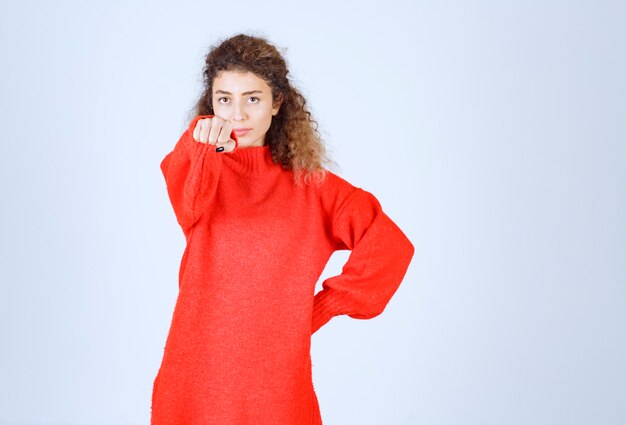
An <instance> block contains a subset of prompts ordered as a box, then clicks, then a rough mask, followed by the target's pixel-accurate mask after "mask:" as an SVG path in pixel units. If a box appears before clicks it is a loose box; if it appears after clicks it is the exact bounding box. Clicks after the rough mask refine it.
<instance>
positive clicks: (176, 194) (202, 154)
mask: <svg viewBox="0 0 626 425" xmlns="http://www.w3.org/2000/svg"><path fill="white" fill-rule="evenodd" d="M212 117H213V115H198V116H197V117H195V118H194V119H193V120H192V121H191V123H190V124H189V127H188V128H187V130H186V131H185V132H184V133H183V134H182V136H181V137H180V139H179V140H178V142H177V143H176V146H175V147H174V150H172V151H171V152H170V153H168V154H167V155H166V156H165V158H163V160H162V161H161V171H162V172H163V176H164V177H165V182H166V185H167V192H168V195H169V198H170V201H171V203H172V207H173V209H174V214H175V215H176V220H177V221H178V224H179V225H180V226H181V227H182V229H183V232H184V233H185V235H187V234H188V232H189V230H190V229H191V227H193V225H194V224H196V223H197V222H198V220H199V219H200V217H201V216H202V215H203V214H204V213H205V212H206V211H207V209H209V208H210V206H211V202H212V200H213V198H214V195H215V190H216V188H217V181H218V179H219V175H220V172H221V169H222V154H221V153H220V152H216V151H215V145H214V144H210V143H203V142H199V141H196V140H195V139H194V138H193V133H194V129H195V127H196V124H197V123H198V121H199V120H200V119H202V118H212Z"/></svg>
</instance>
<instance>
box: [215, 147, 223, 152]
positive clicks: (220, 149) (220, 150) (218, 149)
mask: <svg viewBox="0 0 626 425" xmlns="http://www.w3.org/2000/svg"><path fill="white" fill-rule="evenodd" d="M223 150H224V146H220V147H219V148H217V149H215V152H222V151H223Z"/></svg>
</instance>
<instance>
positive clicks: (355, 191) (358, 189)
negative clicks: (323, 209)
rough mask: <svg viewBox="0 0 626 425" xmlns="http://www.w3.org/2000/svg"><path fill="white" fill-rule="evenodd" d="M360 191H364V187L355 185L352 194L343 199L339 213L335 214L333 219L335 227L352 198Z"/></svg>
mask: <svg viewBox="0 0 626 425" xmlns="http://www.w3.org/2000/svg"><path fill="white" fill-rule="evenodd" d="M359 192H363V189H361V188H360V187H355V189H354V190H353V191H352V192H350V194H349V195H348V196H347V197H346V199H345V200H344V201H343V203H342V204H341V206H340V207H339V209H338V210H337V214H336V215H335V218H334V219H333V227H335V223H336V222H337V220H338V219H339V217H341V214H343V212H344V210H345V209H346V207H347V206H348V204H350V202H352V199H353V198H355V197H356V195H357V194H359Z"/></svg>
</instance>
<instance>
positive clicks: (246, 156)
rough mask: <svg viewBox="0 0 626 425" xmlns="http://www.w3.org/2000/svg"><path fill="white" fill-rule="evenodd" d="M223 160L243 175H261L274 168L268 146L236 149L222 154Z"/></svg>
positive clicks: (275, 165)
mask: <svg viewBox="0 0 626 425" xmlns="http://www.w3.org/2000/svg"><path fill="white" fill-rule="evenodd" d="M222 155H224V158H225V159H226V160H227V162H228V163H229V165H232V166H233V168H235V169H237V170H238V171H240V172H241V173H243V174H263V173H266V172H268V171H270V170H272V169H275V168H276V167H279V166H280V165H279V164H274V162H273V161H272V152H271V151H270V145H269V144H265V145H263V146H248V147H238V148H236V149H235V150H234V151H232V152H224V153H223V154H222Z"/></svg>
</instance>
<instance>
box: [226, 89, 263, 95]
mask: <svg viewBox="0 0 626 425" xmlns="http://www.w3.org/2000/svg"><path fill="white" fill-rule="evenodd" d="M220 93H221V94H232V93H231V92H228V91H224V90H217V91H216V92H215V94H220ZM254 93H263V92H262V91H261V90H251V91H246V92H243V93H241V94H243V95H246V94H254Z"/></svg>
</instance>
